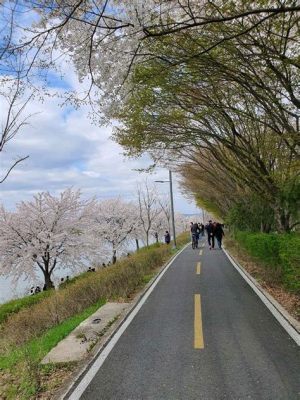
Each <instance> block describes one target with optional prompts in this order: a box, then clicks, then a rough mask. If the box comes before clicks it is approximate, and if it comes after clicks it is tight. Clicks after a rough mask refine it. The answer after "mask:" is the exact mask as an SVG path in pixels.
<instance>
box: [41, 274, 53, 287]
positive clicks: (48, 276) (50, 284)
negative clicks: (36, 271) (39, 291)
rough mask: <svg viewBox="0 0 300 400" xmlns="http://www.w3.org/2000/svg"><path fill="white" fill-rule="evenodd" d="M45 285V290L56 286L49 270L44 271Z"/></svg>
mask: <svg viewBox="0 0 300 400" xmlns="http://www.w3.org/2000/svg"><path fill="white" fill-rule="evenodd" d="M44 278H45V285H44V287H43V290H49V289H53V288H54V284H53V282H52V280H51V274H50V273H49V272H48V271H44Z"/></svg>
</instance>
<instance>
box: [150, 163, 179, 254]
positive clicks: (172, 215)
mask: <svg viewBox="0 0 300 400" xmlns="http://www.w3.org/2000/svg"><path fill="white" fill-rule="evenodd" d="M155 182H158V183H166V182H169V184H170V203H171V217H172V231H173V243H174V247H176V246H177V245H176V232H175V216H174V201H173V184H172V171H170V170H169V180H168V181H155Z"/></svg>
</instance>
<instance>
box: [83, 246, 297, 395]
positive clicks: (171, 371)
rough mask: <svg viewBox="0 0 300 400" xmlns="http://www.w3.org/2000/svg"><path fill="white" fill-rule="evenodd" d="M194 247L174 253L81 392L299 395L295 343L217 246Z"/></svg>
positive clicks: (104, 393) (86, 393)
mask: <svg viewBox="0 0 300 400" xmlns="http://www.w3.org/2000/svg"><path fill="white" fill-rule="evenodd" d="M202 243H203V244H204V242H203V241H202ZM200 244H201V242H200ZM199 253H200V251H199V249H198V250H193V249H192V248H191V246H189V247H188V248H187V249H185V250H184V251H183V252H182V253H181V254H180V255H179V256H178V257H177V258H176V259H175V260H174V262H173V263H172V265H171V267H170V268H169V269H168V270H167V271H166V273H165V274H164V275H163V277H162V279H161V280H160V281H159V283H158V285H157V286H156V287H155V289H154V290H153V292H152V293H151V295H150V297H149V298H148V299H147V301H146V302H145V304H144V305H143V306H142V308H141V309H140V311H139V312H138V314H137V315H136V316H135V318H134V319H133V321H132V322H131V324H130V325H129V327H128V328H127V329H126V330H125V332H124V333H123V335H122V336H121V338H120V339H119V341H118V342H117V344H116V345H115V346H114V348H113V349H112V351H111V352H110V354H109V355H108V357H107V358H106V360H105V361H104V363H103V365H102V367H101V368H100V369H99V370H98V372H97V373H96V375H95V376H94V378H93V380H92V381H91V383H90V384H89V386H88V387H87V388H86V390H85V392H84V393H83V394H82V396H81V397H80V398H81V399H83V400H177V399H178V400H179V399H185V400H194V399H195V400H196V399H197V400H199V399H205V400H214V399H216V400H219V399H220V400H221V399H222V400H223V399H224V400H225V399H228V400H238V399H241V400H244V399H255V400H267V399H268V400H281V399H282V400H296V399H300V350H299V347H298V346H297V345H296V343H295V342H294V341H293V340H292V339H291V338H290V337H289V335H288V334H287V333H286V331H285V330H284V329H283V328H282V327H281V325H280V324H279V323H278V322H277V320H276V319H275V318H274V317H273V315H272V314H271V313H270V312H269V310H268V309H267V308H266V306H265V305H264V304H263V303H262V302H261V300H260V299H259V298H258V297H257V295H256V294H255V293H254V292H253V290H252V289H251V288H250V287H249V286H248V284H247V283H246V282H245V281H244V280H243V278H242V277H241V276H240V275H239V273H238V272H237V271H236V270H235V269H234V267H233V266H232V264H231V263H230V262H229V260H228V259H227V257H226V255H225V254H224V253H223V251H222V250H219V249H218V250H217V249H215V250H211V251H210V250H209V248H208V247H207V244H206V243H205V247H204V248H203V250H202V254H201V255H200V254H199ZM199 263H200V264H199Z"/></svg>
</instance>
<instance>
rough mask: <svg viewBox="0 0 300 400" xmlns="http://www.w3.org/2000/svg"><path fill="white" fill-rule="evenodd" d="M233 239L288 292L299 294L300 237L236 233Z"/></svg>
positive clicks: (297, 235)
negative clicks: (259, 262)
mask: <svg viewBox="0 0 300 400" xmlns="http://www.w3.org/2000/svg"><path fill="white" fill-rule="evenodd" d="M235 239H236V240H237V242H238V243H239V244H240V245H241V246H242V247H243V248H244V249H245V250H247V251H248V253H249V254H250V255H251V256H252V257H254V258H255V259H257V260H259V261H261V262H262V263H263V265H264V267H265V268H266V271H268V272H269V273H270V274H276V275H277V277H278V279H279V283H281V284H282V285H283V286H284V287H285V288H286V289H287V290H288V291H290V292H293V293H299V294H300V235H299V234H295V233H293V234H292V233H291V234H267V233H251V232H236V233H235Z"/></svg>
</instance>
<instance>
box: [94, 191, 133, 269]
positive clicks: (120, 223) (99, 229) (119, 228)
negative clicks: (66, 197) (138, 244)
mask: <svg viewBox="0 0 300 400" xmlns="http://www.w3.org/2000/svg"><path fill="white" fill-rule="evenodd" d="M95 211H96V212H95V217H94V228H93V229H94V232H95V235H96V237H98V238H100V239H101V240H103V241H104V243H105V245H106V247H108V248H109V250H110V252H111V255H112V263H113V264H114V263H115V262H116V261H117V252H118V251H120V250H122V249H123V248H124V247H125V245H126V244H127V243H128V240H129V238H130V235H131V234H132V233H133V232H134V230H135V229H136V228H137V225H138V220H137V218H136V212H135V207H134V205H133V204H132V203H128V202H125V201H123V200H121V199H120V198H116V199H108V200H103V201H101V202H100V203H98V205H97V207H96V209H95Z"/></svg>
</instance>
